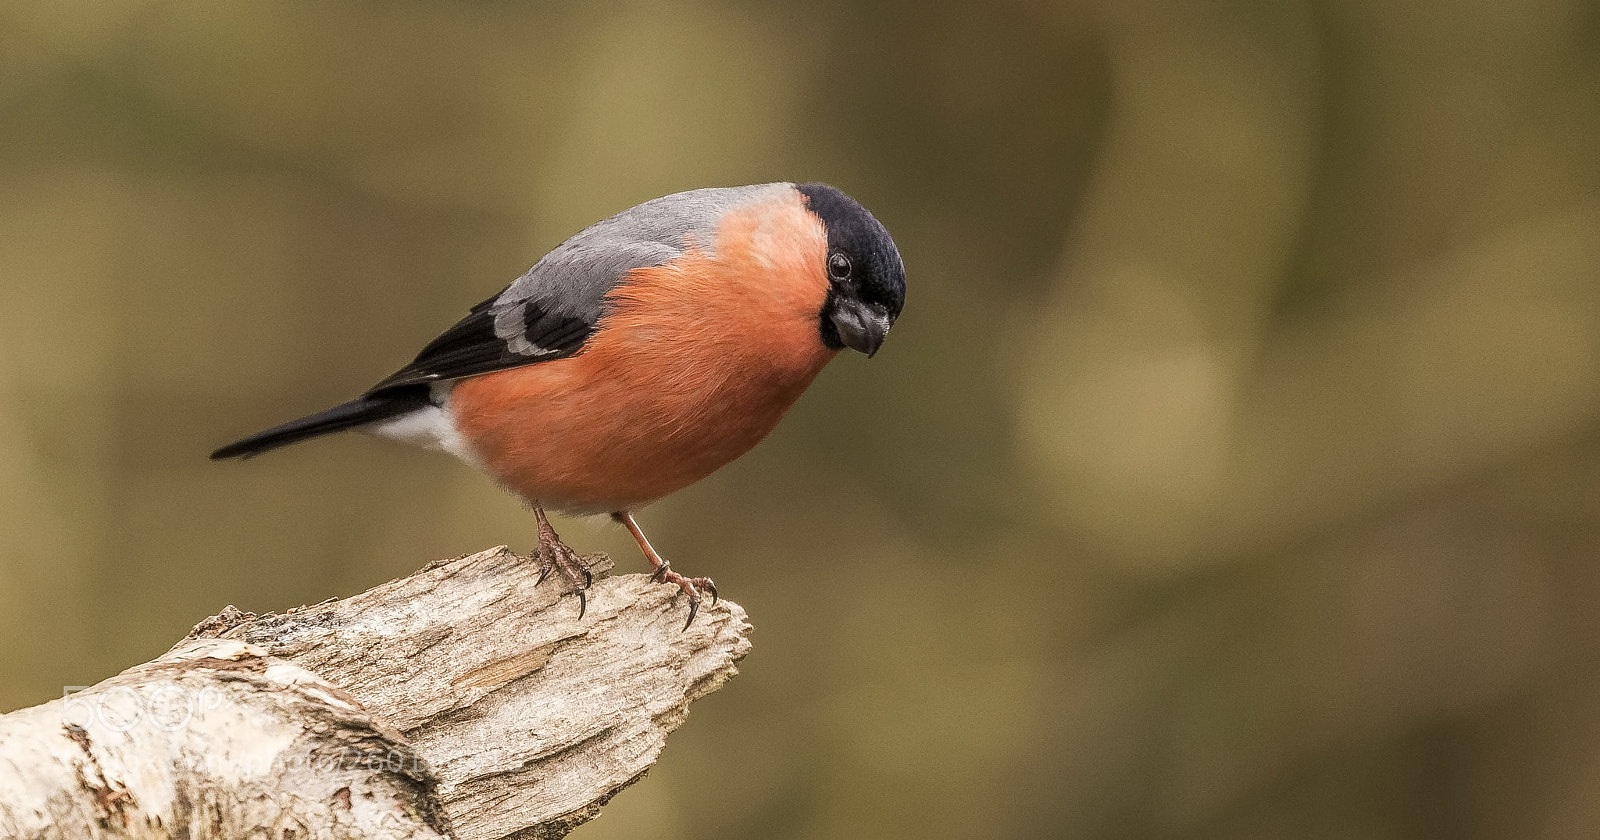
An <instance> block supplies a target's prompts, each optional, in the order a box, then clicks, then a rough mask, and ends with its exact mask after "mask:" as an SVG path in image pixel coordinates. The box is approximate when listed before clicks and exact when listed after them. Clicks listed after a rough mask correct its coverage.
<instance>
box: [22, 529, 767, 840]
mask: <svg viewBox="0 0 1600 840" xmlns="http://www.w3.org/2000/svg"><path fill="white" fill-rule="evenodd" d="M589 562H590V563H591V566H590V568H591V570H592V571H594V572H595V580H594V586H593V588H592V589H591V590H590V592H589V601H588V613H587V615H586V616H585V617H584V618H583V619H581V620H579V619H578V616H577V612H578V611H577V604H576V600H575V599H574V598H572V597H563V594H564V593H563V589H562V588H561V586H560V585H559V583H558V581H556V580H551V581H548V582H546V583H545V584H544V585H543V586H537V585H536V582H537V580H538V569H537V565H536V564H534V563H530V562H528V561H527V560H524V559H521V558H518V557H517V556H515V555H513V554H511V553H510V552H509V551H507V550H506V549H505V548H504V547H501V548H496V549H491V550H489V551H485V552H481V553H479V554H474V555H470V556H466V557H461V558H457V559H455V560H449V561H442V562H436V563H432V564H430V565H428V566H427V567H425V568H423V569H422V570H421V571H418V572H417V573H416V574H414V575H411V576H410V577H406V578H402V579H400V580H395V581H391V582H389V583H386V584H383V585H382V586H379V587H376V588H374V589H372V590H369V591H367V592H363V593H361V594H359V595H355V596H353V597H350V598H345V599H343V600H336V601H327V602H324V603H321V604H317V605H314V606H309V607H301V608H298V609H294V610H290V611H289V612H287V613H285V614H282V615H278V614H271V613H269V614H266V615H260V616H257V615H253V614H249V613H243V612H240V611H239V610H236V609H234V608H232V607H229V608H228V609H226V610H224V611H223V612H222V613H221V614H220V615H217V616H213V617H211V618H209V619H207V620H206V621H203V622H201V623H200V624H199V625H197V626H196V627H195V629H194V631H193V632H192V633H191V634H190V635H189V636H188V637H187V638H185V639H184V640H183V641H181V642H179V643H178V644H177V645H176V646H174V647H173V648H172V649H171V650H170V651H168V652H167V653H166V654H164V655H162V656H161V657H159V658H157V659H155V660H153V661H151V662H148V663H146V664H143V665H138V666H135V667H133V668H130V669H128V670H127V671H125V672H123V673H121V674H119V675H117V676H115V677H112V678H111V679H109V680H106V681H105V682H102V683H100V684H99V685H96V686H93V687H91V688H89V689H86V690H84V691H81V692H77V693H73V694H70V695H68V696H66V697H63V698H62V699H60V700H55V701H52V702H50V703H46V704H43V705H41V706H35V707H33V708H29V709H23V710H20V711H16V712H12V713H10V714H8V715H4V716H0V836H4V837H19V838H55V837H62V838H65V837H141V838H144V837H152V838H153V837H189V838H198V837H216V838H235V837H246V836H250V837H271V838H273V840H278V838H284V840H287V839H288V838H304V837H363V838H371V837H382V838H402V837H405V838H418V837H437V836H454V837H458V838H462V840H479V839H480V838H484V839H485V840H487V838H505V837H516V838H559V837H562V836H564V835H565V834H566V833H567V832H568V831H570V830H572V828H573V827H575V826H577V825H578V824H580V823H582V822H584V821H586V820H588V819H590V818H592V817H594V816H595V815H596V814H598V813H599V809H600V806H601V805H603V804H604V803H605V802H606V801H607V800H609V799H610V797H611V796H612V795H614V794H615V793H616V792H617V791H619V790H621V789H622V788H624V787H626V786H627V785H629V784H630V783H632V782H633V781H635V780H637V779H638V778H640V777H641V776H642V775H644V773H645V771H646V770H647V769H648V768H649V766H650V765H651V764H652V763H653V762H654V761H655V759H656V757H657V755H659V754H660V752H661V748H662V746H663V745H664V744H665V741H666V737H667V734H668V733H670V732H671V731H672V730H673V729H675V728H676V727H677V726H678V724H679V723H681V722H682V720H683V718H684V716H685V715H686V714H687V713H688V707H689V703H691V702H692V701H694V700H695V699H696V698H699V697H701V696H703V695H705V694H707V693H709V692H711V691H714V690H716V689H717V688H718V687H720V686H721V685H722V684H723V683H724V682H726V681H727V680H728V678H729V677H731V676H733V674H734V673H736V670H735V667H734V664H735V663H736V662H737V661H738V660H739V659H740V658H741V657H743V656H744V654H745V653H746V652H747V651H748V650H749V648H750V643H749V641H748V639H747V638H746V637H747V635H748V633H749V630H750V625H749V624H748V623H747V622H746V620H745V614H744V611H743V610H742V609H740V608H739V607H738V606H737V605H735V604H732V603H730V602H727V601H722V602H720V603H719V604H717V605H716V606H714V607H713V606H711V605H709V604H706V605H702V607H701V610H700V615H699V617H698V618H697V619H696V620H695V622H694V624H693V625H691V626H690V627H689V628H688V629H687V630H684V629H682V628H683V620H684V617H685V616H686V614H687V612H686V611H687V609H688V606H687V604H686V603H685V601H684V598H683V597H682V596H681V595H680V594H679V593H678V590H677V589H676V588H675V587H670V586H663V585H661V584H658V583H655V582H653V581H651V580H650V579H649V577H647V576H645V575H626V576H622V577H610V576H607V575H605V574H604V572H605V570H606V569H608V568H609V566H610V561H609V560H606V559H605V558H604V557H595V558H589Z"/></svg>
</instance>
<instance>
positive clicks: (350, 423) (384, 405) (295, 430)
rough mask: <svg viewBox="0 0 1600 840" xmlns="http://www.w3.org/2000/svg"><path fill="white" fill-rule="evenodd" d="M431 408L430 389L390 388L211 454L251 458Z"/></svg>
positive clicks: (258, 434) (418, 386)
mask: <svg viewBox="0 0 1600 840" xmlns="http://www.w3.org/2000/svg"><path fill="white" fill-rule="evenodd" d="M427 404H428V389H427V387H426V386H422V385H413V386H409V387H402V388H388V389H385V390H383V391H379V392H377V393H375V394H367V395H366V396H363V397H360V398H358V399H354V400H351V401H350V402H347V403H345V404H344V405H336V406H334V407H333V408H330V409H328V410H327V411H321V412H318V413H316V414H313V415H311V416H310V417H302V418H300V419H299V420H291V421H289V422H288V423H285V424H283V425H282V426H275V427H273V428H271V429H268V430H266V431H264V432H258V433H256V434H253V435H251V436H249V437H247V438H245V439H244V440H241V441H238V442H235V443H230V444H228V445H227V446H224V447H222V448H221V449H218V450H217V451H215V452H213V453H211V460H213V461H219V460H222V459H223V458H248V457H249V456H251V455H258V454H260V453H262V452H266V451H267V450H269V449H277V448H278V447H280V446H288V445H289V444H291V443H299V442H300V441H302V440H305V439H307V438H314V437H319V436H321V435H326V434H332V433H333V432H342V431H344V430H345V429H353V428H355V427H357V426H365V425H366V424H368V423H373V422H377V421H379V420H388V419H389V418H391V417H398V416H400V415H402V414H405V413H407V412H411V411H416V410H417V409H419V408H422V407H423V406H426V405H427Z"/></svg>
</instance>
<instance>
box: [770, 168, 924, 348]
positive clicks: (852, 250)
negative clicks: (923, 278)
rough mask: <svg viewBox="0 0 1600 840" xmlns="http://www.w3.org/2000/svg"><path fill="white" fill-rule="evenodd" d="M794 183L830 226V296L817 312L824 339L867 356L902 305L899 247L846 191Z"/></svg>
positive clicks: (902, 273) (880, 341)
mask: <svg viewBox="0 0 1600 840" xmlns="http://www.w3.org/2000/svg"><path fill="white" fill-rule="evenodd" d="M795 189H797V190H799V191H800V193H801V194H802V195H804V196H805V197H806V206H807V208H808V209H809V210H810V211H811V212H812V213H813V214H815V215H816V217H817V218H818V219H821V220H822V224H823V226H824V228H826V229H827V232H828V255H827V259H826V262H825V265H826V271H827V274H828V297H827V300H826V301H824V302H823V304H822V311H821V313H820V314H819V321H820V324H819V329H820V331H821V333H822V343H823V344H825V345H827V346H828V347H831V348H833V349H835V350H842V349H844V348H846V347H848V348H850V349H851V350H856V351H858V352H861V353H865V354H867V355H868V356H871V355H872V354H874V353H876V352H878V347H879V346H881V345H882V344H883V339H884V336H886V335H888V333H889V327H891V326H893V325H894V321H895V319H896V318H898V317H900V308H901V307H902V306H904V305H905V300H906V270H905V266H904V265H902V264H901V262H900V251H899V249H897V248H895V246H894V240H893V239H891V238H889V231H887V230H885V229H884V227H883V224H882V223H881V222H879V221H878V220H877V219H876V218H874V217H873V215H872V214H871V213H869V212H867V208H865V207H862V206H861V205H860V204H859V203H857V202H856V200H855V199H853V198H851V197H850V196H848V195H845V194H844V193H842V192H840V191H839V190H837V189H835V188H833V187H830V186H828V185H827V184H799V185H797V186H796V187H795Z"/></svg>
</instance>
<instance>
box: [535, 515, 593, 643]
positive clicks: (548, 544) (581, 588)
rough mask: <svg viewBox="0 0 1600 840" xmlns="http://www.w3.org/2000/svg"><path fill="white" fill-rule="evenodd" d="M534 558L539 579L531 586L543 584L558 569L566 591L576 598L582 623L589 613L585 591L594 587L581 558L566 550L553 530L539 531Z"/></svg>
mask: <svg viewBox="0 0 1600 840" xmlns="http://www.w3.org/2000/svg"><path fill="white" fill-rule="evenodd" d="M536 556H537V557H538V560H539V579H538V580H536V581H534V583H533V585H534V586H538V585H539V584H541V583H544V581H545V578H547V577H549V576H550V573H551V572H553V571H555V570H557V569H560V570H561V576H562V577H564V578H566V579H567V585H568V591H569V592H571V593H572V594H574V595H577V596H578V620H579V621H582V620H583V616H584V615H585V614H586V613H587V612H588V611H589V596H588V595H587V592H586V591H587V590H588V589H589V587H591V586H593V585H594V573H592V572H590V571H589V569H588V568H587V567H585V566H584V565H583V558H581V557H579V556H578V553H577V552H576V551H573V550H572V549H571V548H568V547H567V545H566V543H563V542H562V541H561V539H560V538H559V537H557V536H556V534H555V531H553V530H552V531H546V530H544V529H541V530H540V533H539V552H538V554H537V555H536Z"/></svg>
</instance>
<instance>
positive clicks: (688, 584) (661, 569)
mask: <svg viewBox="0 0 1600 840" xmlns="http://www.w3.org/2000/svg"><path fill="white" fill-rule="evenodd" d="M650 579H651V580H653V581H655V582H657V583H670V584H672V585H674V586H676V587H678V588H679V589H682V590H683V592H684V594H685V595H688V596H689V619H688V620H687V621H685V622H684V623H683V629H685V630H688V629H689V625H691V624H693V623H694V617H695V614H696V613H698V612H700V593H701V592H710V593H711V604H712V606H716V603H717V585H716V584H715V583H712V582H711V578H708V577H684V576H683V575H680V574H678V573H677V572H674V571H673V570H672V564H671V563H668V562H667V561H665V560H663V561H661V565H660V566H657V567H656V570H655V571H654V572H651V573H650Z"/></svg>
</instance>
